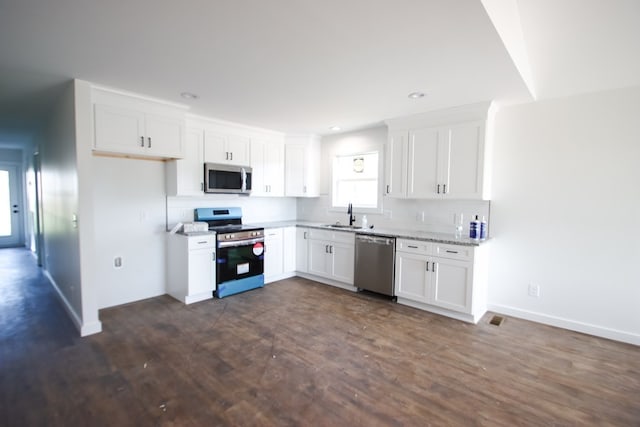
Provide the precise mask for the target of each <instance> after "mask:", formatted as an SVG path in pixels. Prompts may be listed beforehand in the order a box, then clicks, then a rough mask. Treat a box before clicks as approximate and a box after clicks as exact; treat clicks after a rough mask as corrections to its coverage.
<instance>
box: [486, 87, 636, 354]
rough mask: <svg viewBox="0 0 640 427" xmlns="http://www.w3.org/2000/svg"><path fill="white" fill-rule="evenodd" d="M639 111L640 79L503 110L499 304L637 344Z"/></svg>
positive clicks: (496, 251)
mask: <svg viewBox="0 0 640 427" xmlns="http://www.w3.org/2000/svg"><path fill="white" fill-rule="evenodd" d="M639 118H640V88H638V87H636V88H631V89H625V90H616V91H607V92H601V93H596V94H590V95H582V96H574V97H570V98H562V99H555V100H549V101H544V102H536V103H531V104H526V105H521V106H515V107H511V108H505V109H503V110H501V111H499V112H498V114H497V116H496V132H495V145H494V158H493V160H494V174H493V188H492V190H493V197H492V203H491V226H492V232H493V233H492V234H493V237H494V238H495V240H494V241H493V242H492V243H491V268H490V295H489V301H490V306H491V308H492V309H493V310H495V311H499V312H503V313H506V314H512V315H516V316H520V317H524V318H529V319H532V320H537V321H541V322H545V323H549V324H554V325H558V326H563V327H567V328H570V329H575V330H579V331H584V332H588V333H593V334H596V335H601V336H605V337H611V338H614V339H620V340H624V341H628V342H634V343H636V344H640V269H638V261H639V260H640V228H638V227H637V226H636V224H635V220H637V219H638V218H640V190H639V189H638V185H639V184H640V167H639V163H638V162H639V161H640V126H638V120H639ZM530 283H534V284H538V285H539V286H540V289H541V292H540V297H539V298H533V297H529V296H528V294H527V287H528V284H530Z"/></svg>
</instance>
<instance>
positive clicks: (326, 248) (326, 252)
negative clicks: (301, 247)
mask: <svg viewBox="0 0 640 427" xmlns="http://www.w3.org/2000/svg"><path fill="white" fill-rule="evenodd" d="M324 253H325V254H328V253H329V245H324Z"/></svg>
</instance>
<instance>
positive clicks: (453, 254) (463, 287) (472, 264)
mask: <svg viewBox="0 0 640 427" xmlns="http://www.w3.org/2000/svg"><path fill="white" fill-rule="evenodd" d="M487 250H488V247H487V245H486V244H485V245H483V246H478V247H469V246H461V245H446V244H439V243H429V242H420V241H414V240H406V239H398V240H397V242H396V278H395V291H396V296H397V297H398V302H399V303H401V304H406V305H410V306H413V307H417V308H422V309H425V310H429V311H433V312H436V313H439V314H444V315H448V316H450V317H455V318H457V319H460V320H465V321H469V322H473V323H477V322H478V320H480V318H481V317H482V315H484V313H485V312H486V280H487V279H486V276H487V275H486V272H487V270H486V258H487Z"/></svg>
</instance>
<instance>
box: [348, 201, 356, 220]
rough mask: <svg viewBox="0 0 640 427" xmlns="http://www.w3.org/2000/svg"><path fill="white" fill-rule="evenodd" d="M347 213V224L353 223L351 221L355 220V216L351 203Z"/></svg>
mask: <svg viewBox="0 0 640 427" xmlns="http://www.w3.org/2000/svg"><path fill="white" fill-rule="evenodd" d="M347 213H348V214H349V225H353V223H354V222H356V217H355V215H354V214H353V205H352V204H351V203H349V207H348V208H347Z"/></svg>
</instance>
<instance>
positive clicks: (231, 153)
mask: <svg viewBox="0 0 640 427" xmlns="http://www.w3.org/2000/svg"><path fill="white" fill-rule="evenodd" d="M229 154H230V155H231V158H230V159H229V160H233V151H232V152H230V153H229Z"/></svg>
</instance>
